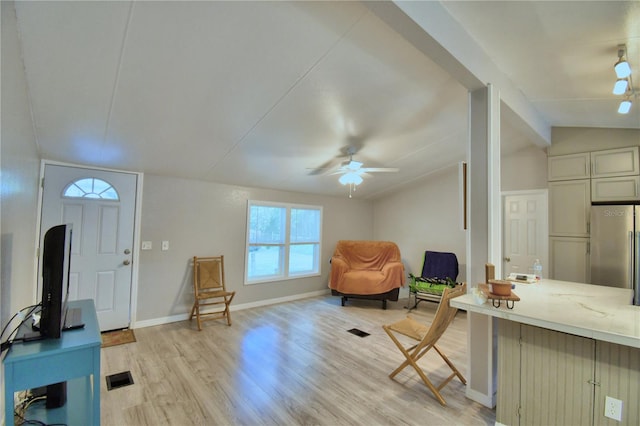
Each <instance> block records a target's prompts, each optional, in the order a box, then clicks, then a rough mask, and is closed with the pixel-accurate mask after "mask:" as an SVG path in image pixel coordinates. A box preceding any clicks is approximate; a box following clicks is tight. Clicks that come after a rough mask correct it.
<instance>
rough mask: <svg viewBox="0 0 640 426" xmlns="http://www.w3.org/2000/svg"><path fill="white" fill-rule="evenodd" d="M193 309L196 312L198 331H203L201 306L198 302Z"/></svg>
mask: <svg viewBox="0 0 640 426" xmlns="http://www.w3.org/2000/svg"><path fill="white" fill-rule="evenodd" d="M193 309H194V311H195V312H196V323H197V324H198V331H202V322H200V305H198V302H197V301H196V303H195V304H194V305H193Z"/></svg>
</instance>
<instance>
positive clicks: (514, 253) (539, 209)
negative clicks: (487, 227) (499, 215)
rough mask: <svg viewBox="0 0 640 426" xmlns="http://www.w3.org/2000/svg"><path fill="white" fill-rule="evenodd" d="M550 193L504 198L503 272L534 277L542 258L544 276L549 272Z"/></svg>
mask: <svg viewBox="0 0 640 426" xmlns="http://www.w3.org/2000/svg"><path fill="white" fill-rule="evenodd" d="M547 198H548V197H547V191H546V190H540V191H522V192H514V193H509V194H507V195H505V196H504V198H503V200H504V203H503V205H504V214H503V218H504V219H503V220H504V233H503V235H504V242H503V249H502V253H503V264H502V271H503V273H504V276H505V277H507V276H508V275H509V274H510V273H512V272H515V273H520V274H532V273H533V263H534V262H535V261H536V259H540V262H541V263H542V276H543V277H544V276H545V274H546V273H548V271H549V262H548V259H547V258H548V246H549V244H548V242H547V241H548V220H547V217H548V212H547Z"/></svg>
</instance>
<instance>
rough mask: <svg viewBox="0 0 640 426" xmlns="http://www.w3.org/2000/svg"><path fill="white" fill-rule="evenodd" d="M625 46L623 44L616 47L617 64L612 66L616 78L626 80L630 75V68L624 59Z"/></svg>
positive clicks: (625, 53) (625, 54)
mask: <svg viewBox="0 0 640 426" xmlns="http://www.w3.org/2000/svg"><path fill="white" fill-rule="evenodd" d="M626 56H627V46H626V45H624V44H620V45H618V62H616V64H615V65H614V66H613V69H614V70H615V71H616V75H617V76H618V78H627V77H629V76H630V75H631V67H630V66H629V62H627V59H626Z"/></svg>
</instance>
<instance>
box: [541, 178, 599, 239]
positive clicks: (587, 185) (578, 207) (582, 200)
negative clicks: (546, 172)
mask: <svg viewBox="0 0 640 426" xmlns="http://www.w3.org/2000/svg"><path fill="white" fill-rule="evenodd" d="M590 211H591V182H590V180H589V179H581V180H566V181H558V182H549V235H564V236H570V237H588V236H589V215H590Z"/></svg>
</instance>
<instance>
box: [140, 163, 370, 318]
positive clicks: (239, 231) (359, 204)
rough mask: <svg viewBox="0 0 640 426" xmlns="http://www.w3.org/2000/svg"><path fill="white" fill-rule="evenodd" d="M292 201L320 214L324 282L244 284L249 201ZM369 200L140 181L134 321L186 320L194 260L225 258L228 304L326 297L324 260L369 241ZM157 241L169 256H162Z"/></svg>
mask: <svg viewBox="0 0 640 426" xmlns="http://www.w3.org/2000/svg"><path fill="white" fill-rule="evenodd" d="M249 199H253V200H261V201H275V202H291V203H300V204H309V205H320V206H322V207H323V229H322V233H323V235H322V242H323V246H322V257H321V268H322V276H320V277H312V278H303V279H296V280H287V281H278V282H272V283H263V284H253V285H243V278H244V252H245V236H246V226H247V224H246V216H247V200H249ZM372 236H373V213H372V203H371V202H370V201H363V200H358V199H357V198H352V199H349V198H348V196H347V195H346V193H345V196H344V197H340V198H336V197H322V196H314V195H308V194H302V193H293V192H283V191H272V190H265V189H256V188H244V187H235V186H229V185H222V184H215V183H209V182H202V181H196V180H188V179H177V178H168V177H161V176H154V175H145V177H144V189H143V202H142V226H141V240H142V241H152V243H153V250H151V251H141V252H140V253H141V256H140V266H139V267H140V269H139V287H138V309H137V318H136V320H137V321H147V320H153V319H158V318H166V317H171V316H176V315H180V314H186V313H188V312H189V310H190V308H191V304H192V303H193V290H192V281H191V280H192V276H191V269H190V266H189V261H190V259H191V258H192V257H193V256H213V255H220V254H223V255H224V256H225V274H226V280H227V284H228V289H229V290H235V291H236V292H237V293H236V296H235V299H234V302H233V304H234V305H239V304H244V303H251V302H257V301H262V300H268V299H277V298H283V297H288V296H292V295H297V294H304V293H310V292H316V291H324V290H327V291H328V287H327V283H328V273H329V263H328V261H329V259H330V257H331V254H332V253H333V250H334V248H335V243H336V241H338V240H339V239H371V238H372ZM163 240H166V241H169V245H170V250H168V251H161V250H160V246H161V242H162V241H163Z"/></svg>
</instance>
